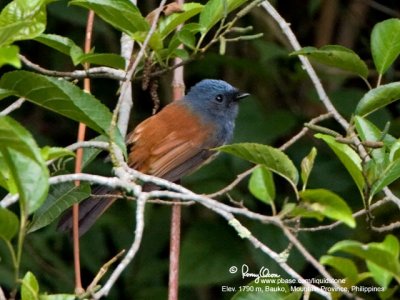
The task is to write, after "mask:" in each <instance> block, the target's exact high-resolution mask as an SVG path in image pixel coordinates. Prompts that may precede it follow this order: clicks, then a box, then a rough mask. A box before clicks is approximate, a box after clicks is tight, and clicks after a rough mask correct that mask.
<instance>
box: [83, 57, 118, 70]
mask: <svg viewBox="0 0 400 300" xmlns="http://www.w3.org/2000/svg"><path fill="white" fill-rule="evenodd" d="M79 63H81V64H83V63H90V64H94V65H102V66H107V67H111V68H115V69H124V68H125V60H124V59H123V58H122V56H120V55H118V54H113V53H88V54H83V55H82V56H81V57H80V58H79Z"/></svg>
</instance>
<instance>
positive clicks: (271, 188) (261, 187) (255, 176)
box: [249, 165, 275, 204]
mask: <svg viewBox="0 0 400 300" xmlns="http://www.w3.org/2000/svg"><path fill="white" fill-rule="evenodd" d="M249 190H250V192H251V193H252V194H253V195H254V197H256V198H257V199H259V200H261V201H263V202H265V203H267V204H272V203H273V202H274V199H275V184H274V179H273V177H272V173H271V171H270V170H269V169H268V168H266V167H265V166H264V165H259V166H258V167H257V168H256V169H255V170H254V171H253V173H252V174H251V177H250V180H249Z"/></svg>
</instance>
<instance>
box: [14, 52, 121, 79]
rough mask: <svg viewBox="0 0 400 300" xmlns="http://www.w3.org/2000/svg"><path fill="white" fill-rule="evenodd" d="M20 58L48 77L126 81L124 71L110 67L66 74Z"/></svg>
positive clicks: (29, 66)
mask: <svg viewBox="0 0 400 300" xmlns="http://www.w3.org/2000/svg"><path fill="white" fill-rule="evenodd" d="M19 58H20V59H21V61H22V62H23V63H24V64H25V66H26V67H28V68H29V69H31V70H34V71H36V72H38V73H40V74H43V75H47V76H52V77H62V78H66V79H84V78H108V79H115V80H125V72H124V71H123V70H117V69H113V68H109V67H95V68H90V69H87V70H75V71H72V72H65V71H55V70H49V69H46V68H43V67H41V66H40V65H38V64H35V63H33V62H31V61H30V60H29V59H28V58H27V57H26V56H24V55H22V54H20V55H19Z"/></svg>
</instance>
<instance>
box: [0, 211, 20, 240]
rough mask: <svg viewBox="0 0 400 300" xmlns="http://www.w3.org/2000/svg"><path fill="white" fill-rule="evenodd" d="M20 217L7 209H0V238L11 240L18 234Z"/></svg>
mask: <svg viewBox="0 0 400 300" xmlns="http://www.w3.org/2000/svg"><path fill="white" fill-rule="evenodd" d="M18 226H19V221H18V217H17V216H16V215H15V214H14V213H13V212H11V211H9V210H8V209H6V208H3V207H0V238H3V239H5V240H6V241H9V240H11V239H12V238H13V237H14V236H15V235H16V234H17V232H18Z"/></svg>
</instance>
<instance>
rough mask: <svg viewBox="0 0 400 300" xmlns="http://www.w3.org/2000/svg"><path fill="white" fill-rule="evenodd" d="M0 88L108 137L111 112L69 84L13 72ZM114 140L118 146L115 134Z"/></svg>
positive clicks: (58, 80) (119, 139)
mask: <svg viewBox="0 0 400 300" xmlns="http://www.w3.org/2000/svg"><path fill="white" fill-rule="evenodd" d="M0 88H4V89H8V90H13V91H14V92H15V95H17V96H19V97H24V98H26V99H27V100H29V101H31V102H33V103H35V104H37V105H40V106H43V107H45V108H47V109H50V110H52V111H54V112H57V113H59V114H61V115H63V116H66V117H68V118H70V119H72V120H75V121H78V122H82V123H85V124H86V125H87V126H89V127H90V128H92V129H94V130H96V131H97V132H99V133H101V134H105V135H107V136H108V135H109V129H110V124H111V119H112V114H111V112H110V111H109V110H108V108H107V107H106V106H105V105H103V104H102V103H101V102H100V101H99V100H97V99H96V98H95V97H94V96H92V95H90V94H88V93H85V92H84V91H83V90H81V89H80V88H78V87H77V86H75V85H74V84H72V83H71V82H68V81H66V80H61V79H58V78H54V77H48V76H44V75H39V74H36V73H32V72H27V71H14V72H10V73H7V74H5V75H4V76H3V77H2V78H1V80H0ZM116 138H117V142H118V144H119V145H120V146H121V147H122V145H123V142H122V137H121V135H120V134H119V131H117V134H116Z"/></svg>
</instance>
